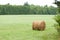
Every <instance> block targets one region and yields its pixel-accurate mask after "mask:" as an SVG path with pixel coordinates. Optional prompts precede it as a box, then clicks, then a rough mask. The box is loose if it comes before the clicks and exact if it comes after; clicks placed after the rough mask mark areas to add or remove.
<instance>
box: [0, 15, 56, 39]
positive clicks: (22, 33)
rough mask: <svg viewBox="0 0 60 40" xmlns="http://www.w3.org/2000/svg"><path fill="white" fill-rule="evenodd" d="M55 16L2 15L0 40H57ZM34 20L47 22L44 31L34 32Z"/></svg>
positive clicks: (0, 17)
mask: <svg viewBox="0 0 60 40" xmlns="http://www.w3.org/2000/svg"><path fill="white" fill-rule="evenodd" d="M53 17H54V16H53V15H50V16H49V15H0V40H57V37H56V35H57V31H56V29H55V28H54V26H53V24H54V23H55V21H54V20H53ZM34 20H45V21H46V29H45V30H44V31H35V30H32V22H33V21H34Z"/></svg>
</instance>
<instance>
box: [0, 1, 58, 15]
mask: <svg viewBox="0 0 60 40" xmlns="http://www.w3.org/2000/svg"><path fill="white" fill-rule="evenodd" d="M56 11H57V8H56V7H53V6H50V7H48V6H47V5H45V6H39V5H29V4H28V2H26V3H24V5H10V4H9V3H8V4H6V5H0V15H6V14H7V15H11V14H13V15H19V14H43V15H48V14H49V15H52V14H56Z"/></svg>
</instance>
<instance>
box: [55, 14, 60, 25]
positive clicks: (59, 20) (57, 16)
mask: <svg viewBox="0 0 60 40" xmlns="http://www.w3.org/2000/svg"><path fill="white" fill-rule="evenodd" d="M54 19H55V21H56V22H57V23H58V24H59V26H60V14H58V15H56V16H55V18H54Z"/></svg>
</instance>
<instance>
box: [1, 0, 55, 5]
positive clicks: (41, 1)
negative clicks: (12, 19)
mask: <svg viewBox="0 0 60 40" xmlns="http://www.w3.org/2000/svg"><path fill="white" fill-rule="evenodd" d="M25 2H28V3H29V4H34V5H40V6H44V5H48V6H51V5H52V6H56V5H54V4H53V2H54V0H0V4H7V3H10V4H11V5H23V4H24V3H25Z"/></svg>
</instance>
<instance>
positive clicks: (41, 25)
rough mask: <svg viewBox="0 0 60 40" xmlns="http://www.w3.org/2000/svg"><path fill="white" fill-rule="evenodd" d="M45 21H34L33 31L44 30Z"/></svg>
mask: <svg viewBox="0 0 60 40" xmlns="http://www.w3.org/2000/svg"><path fill="white" fill-rule="evenodd" d="M45 25H46V24H45V21H34V22H33V24H32V29H33V30H44V29H45Z"/></svg>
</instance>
